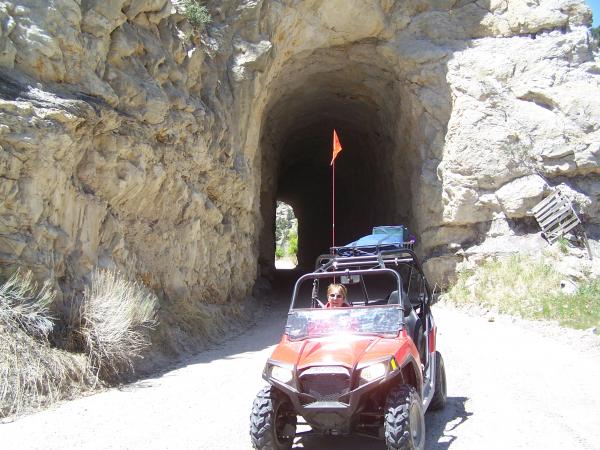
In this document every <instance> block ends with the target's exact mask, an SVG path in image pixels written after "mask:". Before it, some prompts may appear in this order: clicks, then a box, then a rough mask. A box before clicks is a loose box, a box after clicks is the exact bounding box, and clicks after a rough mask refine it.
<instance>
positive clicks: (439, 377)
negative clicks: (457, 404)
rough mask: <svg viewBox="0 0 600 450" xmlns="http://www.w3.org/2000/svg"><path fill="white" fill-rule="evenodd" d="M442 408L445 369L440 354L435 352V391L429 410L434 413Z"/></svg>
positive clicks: (444, 392)
mask: <svg viewBox="0 0 600 450" xmlns="http://www.w3.org/2000/svg"><path fill="white" fill-rule="evenodd" d="M444 406H446V368H445V367H444V358H442V354H441V353H440V352H435V390H434V391H433V398H432V399H431V403H430V404H429V409H430V410H432V411H435V410H438V409H443V408H444Z"/></svg>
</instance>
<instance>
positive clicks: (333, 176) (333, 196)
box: [331, 160, 335, 247]
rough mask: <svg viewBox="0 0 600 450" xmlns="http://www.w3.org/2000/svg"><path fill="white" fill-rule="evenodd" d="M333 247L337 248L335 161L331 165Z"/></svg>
mask: <svg viewBox="0 0 600 450" xmlns="http://www.w3.org/2000/svg"><path fill="white" fill-rule="evenodd" d="M331 193H332V194H331V195H332V200H331V204H332V207H331V246H332V247H335V160H333V164H332V165H331Z"/></svg>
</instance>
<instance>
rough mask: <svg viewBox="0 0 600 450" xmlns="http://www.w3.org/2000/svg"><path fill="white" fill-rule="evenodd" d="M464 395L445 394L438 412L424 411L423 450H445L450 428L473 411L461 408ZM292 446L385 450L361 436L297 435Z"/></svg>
mask: <svg viewBox="0 0 600 450" xmlns="http://www.w3.org/2000/svg"><path fill="white" fill-rule="evenodd" d="M467 400H468V398H466V397H448V401H447V403H446V407H445V408H444V409H443V410H441V411H432V412H428V413H427V414H425V428H426V430H427V438H426V445H425V449H426V450H446V449H448V448H450V446H451V445H452V444H453V443H454V441H455V440H456V435H455V434H454V433H453V432H454V430H455V429H456V428H457V427H459V426H460V425H462V424H463V423H465V422H466V421H467V420H468V419H469V417H470V416H472V415H473V413H471V412H468V411H466V410H465V402H466V401H467ZM292 448H294V449H306V450H324V449H327V450H364V449H366V448H368V449H369V450H386V446H385V442H384V441H383V440H379V439H372V438H367V437H362V436H310V435H308V436H301V437H298V438H296V440H295V442H294V446H293V447H292Z"/></svg>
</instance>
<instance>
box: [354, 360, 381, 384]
mask: <svg viewBox="0 0 600 450" xmlns="http://www.w3.org/2000/svg"><path fill="white" fill-rule="evenodd" d="M386 372H387V368H386V363H385V362H378V363H375V364H371V365H370V366H367V367H365V368H364V369H362V370H361V371H360V379H361V381H364V382H365V383H368V382H370V381H373V380H376V379H377V378H381V377H382V376H384V375H385V374H386Z"/></svg>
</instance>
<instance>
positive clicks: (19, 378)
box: [0, 272, 91, 417]
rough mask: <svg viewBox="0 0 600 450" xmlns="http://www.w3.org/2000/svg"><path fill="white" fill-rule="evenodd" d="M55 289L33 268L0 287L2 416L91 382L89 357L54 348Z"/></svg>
mask: <svg viewBox="0 0 600 450" xmlns="http://www.w3.org/2000/svg"><path fill="white" fill-rule="evenodd" d="M53 299H54V292H53V290H52V288H51V287H50V284H49V283H45V284H44V285H43V286H42V288H41V289H38V286H37V285H36V283H35V282H34V281H33V275H32V273H31V272H27V273H24V274H23V273H22V272H17V273H15V274H14V275H13V276H12V277H10V279H9V280H8V281H7V282H6V283H4V284H3V285H2V286H1V287H0V417H6V416H9V415H14V414H19V413H20V412H21V411H23V410H29V409H33V408H38V407H40V406H42V405H45V404H47V403H52V402H55V401H58V400H61V399H63V398H67V397H69V396H71V395H73V394H75V393H79V392H81V391H83V390H85V389H87V387H88V386H89V385H90V384H91V383H90V382H91V377H88V376H87V372H86V359H85V357H83V355H73V354H70V353H68V352H65V351H62V350H58V349H56V348H52V347H51V345H50V343H49V342H48V335H49V333H50V332H51V331H52V329H53V327H54V319H53V318H52V316H51V315H50V312H49V306H50V304H51V303H52V301H53Z"/></svg>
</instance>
